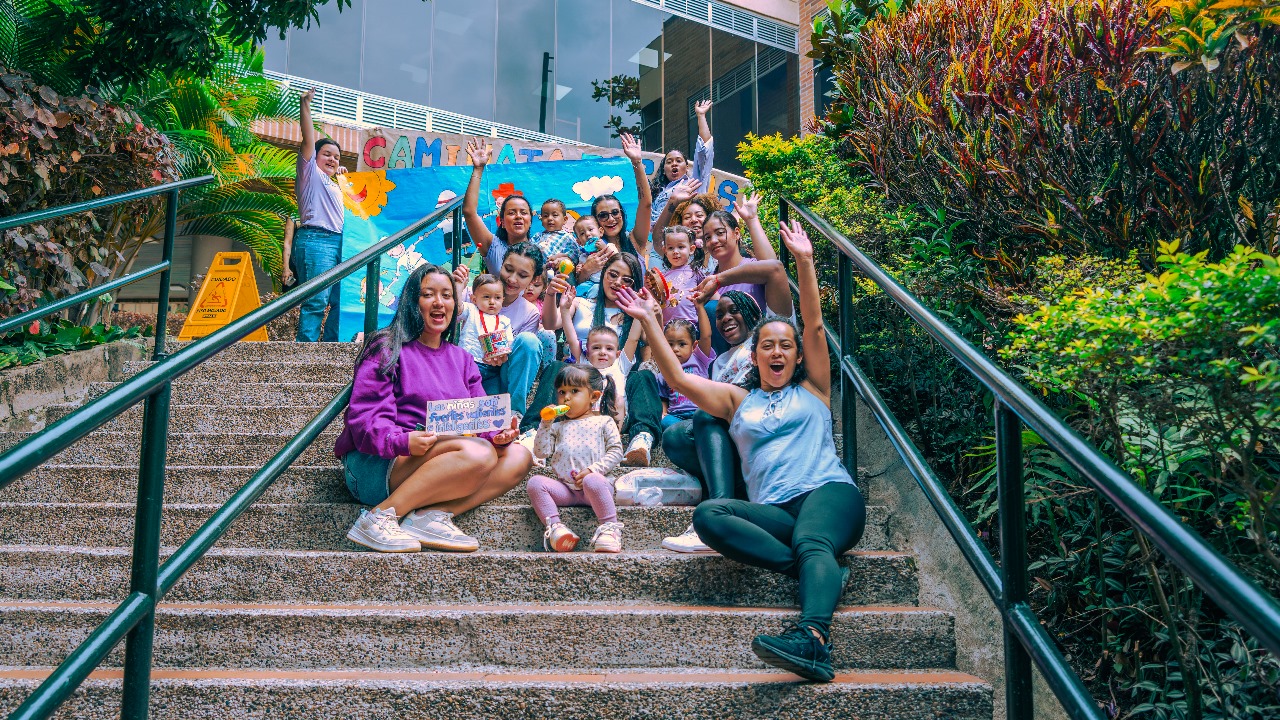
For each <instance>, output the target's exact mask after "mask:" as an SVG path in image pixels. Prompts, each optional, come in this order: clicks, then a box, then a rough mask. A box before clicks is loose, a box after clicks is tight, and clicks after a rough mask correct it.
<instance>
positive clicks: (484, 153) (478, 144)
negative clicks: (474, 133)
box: [467, 138, 493, 167]
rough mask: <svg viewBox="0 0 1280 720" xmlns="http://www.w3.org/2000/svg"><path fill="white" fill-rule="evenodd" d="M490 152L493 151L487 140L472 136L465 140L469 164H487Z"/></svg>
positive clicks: (481, 165)
mask: <svg viewBox="0 0 1280 720" xmlns="http://www.w3.org/2000/svg"><path fill="white" fill-rule="evenodd" d="M491 152H493V148H492V147H491V146H490V145H489V141H488V140H482V139H480V138H472V139H471V140H468V141H467V157H469V158H471V164H472V165H473V166H475V167H484V166H485V165H487V164H489V154H490V153H491Z"/></svg>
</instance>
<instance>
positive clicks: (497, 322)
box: [480, 312, 502, 335]
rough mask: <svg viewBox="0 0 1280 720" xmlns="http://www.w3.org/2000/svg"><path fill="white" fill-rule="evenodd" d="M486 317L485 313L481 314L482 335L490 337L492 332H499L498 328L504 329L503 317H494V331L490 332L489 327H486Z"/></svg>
mask: <svg viewBox="0 0 1280 720" xmlns="http://www.w3.org/2000/svg"><path fill="white" fill-rule="evenodd" d="M484 316H485V314H484V313H483V312H482V313H480V331H481V334H482V335H488V334H489V333H491V332H497V330H498V328H500V327H502V316H500V315H494V318H496V319H495V320H494V321H493V330H490V329H489V328H488V327H486V326H485V324H484Z"/></svg>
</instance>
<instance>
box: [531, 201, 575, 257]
mask: <svg viewBox="0 0 1280 720" xmlns="http://www.w3.org/2000/svg"><path fill="white" fill-rule="evenodd" d="M540 217H541V218H542V232H540V233H538V234H537V235H534V236H533V238H531V239H532V240H533V243H534V244H535V245H537V246H538V249H539V250H541V251H542V254H543V255H545V256H546V257H547V261H548V262H550V261H551V260H552V259H553V258H555V257H556V256H559V255H564V256H565V257H567V258H569V259H570V260H572V261H573V262H575V263H576V262H578V257H579V255H580V254H581V252H582V251H581V249H580V248H579V247H578V243H577V240H576V239H575V238H574V232H573V231H572V230H566V229H565V227H564V224H565V222H566V221H567V220H568V219H569V213H568V211H567V210H565V207H564V203H563V202H561V201H559V200H556V199H555V198H551V199H549V200H547V201H545V202H543V203H542V211H541V215H540Z"/></svg>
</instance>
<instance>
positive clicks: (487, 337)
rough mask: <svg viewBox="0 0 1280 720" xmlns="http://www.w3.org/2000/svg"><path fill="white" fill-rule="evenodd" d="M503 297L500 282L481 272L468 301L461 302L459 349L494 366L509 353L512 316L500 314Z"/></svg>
mask: <svg viewBox="0 0 1280 720" xmlns="http://www.w3.org/2000/svg"><path fill="white" fill-rule="evenodd" d="M502 296H503V289H502V282H501V281H500V280H498V278H497V277H496V276H494V275H490V274H488V273H482V274H480V275H477V276H476V279H475V282H473V283H471V302H463V303H462V338H461V340H462V349H464V350H466V351H467V352H469V353H471V357H473V358H475V361H476V364H477V365H487V366H489V367H490V368H494V369H496V368H498V367H501V366H502V364H503V363H504V362H506V361H507V356H508V355H510V354H511V340H512V338H511V318H508V317H507V316H505V315H500V314H499V313H500V312H501V311H502Z"/></svg>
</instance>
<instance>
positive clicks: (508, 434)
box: [493, 417, 520, 445]
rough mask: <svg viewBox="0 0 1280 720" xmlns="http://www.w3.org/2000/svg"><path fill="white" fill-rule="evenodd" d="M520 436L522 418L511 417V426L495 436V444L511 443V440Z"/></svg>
mask: <svg viewBox="0 0 1280 720" xmlns="http://www.w3.org/2000/svg"><path fill="white" fill-rule="evenodd" d="M518 437H520V419H519V418H517V417H512V418H511V427H508V428H506V429H505V430H503V431H502V432H500V433H498V434H497V435H494V436H493V444H494V445H510V444H511V441H513V440H515V439H516V438H518Z"/></svg>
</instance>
